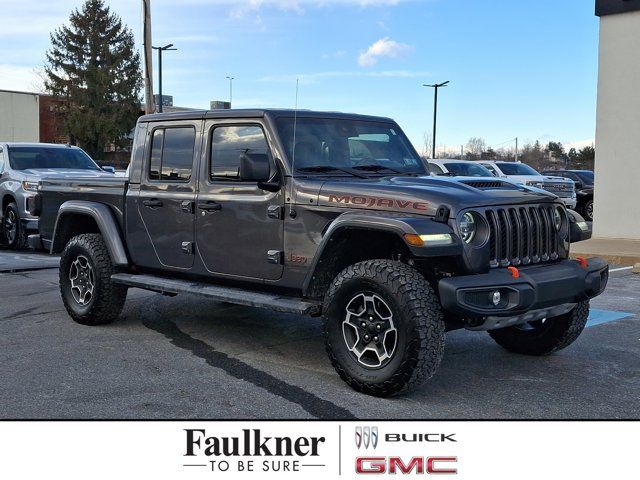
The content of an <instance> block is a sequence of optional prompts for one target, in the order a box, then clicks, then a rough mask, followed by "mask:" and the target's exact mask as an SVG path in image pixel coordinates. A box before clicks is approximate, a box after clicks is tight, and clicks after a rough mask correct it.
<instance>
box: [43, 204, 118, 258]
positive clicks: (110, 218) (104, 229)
mask: <svg viewBox="0 0 640 480" xmlns="http://www.w3.org/2000/svg"><path fill="white" fill-rule="evenodd" d="M69 214H76V215H84V216H87V217H91V218H92V219H93V220H95V222H96V224H97V225H98V229H99V230H100V233H101V234H102V237H103V238H104V242H105V243H106V245H107V249H108V250H109V255H110V256H111V261H112V262H113V264H114V265H117V266H128V265H129V257H128V256H127V251H126V249H125V246H124V243H123V241H122V235H121V232H120V228H119V227H118V222H117V221H116V219H115V217H114V215H113V212H112V211H111V210H110V209H109V207H107V206H106V205H104V204H102V203H97V202H87V201H83V200H69V201H67V202H64V203H63V204H62V205H60V209H59V210H58V216H57V218H56V224H55V227H54V230H53V239H52V243H51V253H52V254H54V253H60V252H62V250H63V249H64V247H65V245H62V239H61V235H60V232H59V228H58V227H59V226H60V225H61V223H62V221H63V219H64V217H65V216H66V215H69Z"/></svg>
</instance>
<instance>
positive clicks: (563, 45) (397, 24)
mask: <svg viewBox="0 0 640 480" xmlns="http://www.w3.org/2000/svg"><path fill="white" fill-rule="evenodd" d="M106 3H107V5H109V6H110V7H111V9H112V10H113V11H114V12H115V13H117V14H119V15H120V16H121V17H122V18H123V20H124V22H125V23H126V24H127V25H128V26H129V27H130V28H131V30H132V31H133V32H134V34H135V36H136V41H137V43H138V46H139V48H140V47H141V37H142V35H141V34H142V18H141V2H140V1H136V0H106ZM151 3H152V22H153V43H154V45H165V44H167V43H173V44H174V45H175V47H176V48H178V51H175V52H166V53H165V56H164V58H163V64H164V68H163V84H164V86H163V90H164V93H165V94H168V95H173V97H174V104H175V105H178V106H183V107H193V108H208V106H209V102H210V100H228V99H229V81H228V80H227V79H226V77H227V76H233V77H234V78H235V80H234V81H233V101H234V102H233V103H234V105H233V106H234V107H238V108H245V107H278V108H293V107H294V106H295V97H296V94H295V91H296V79H298V78H299V80H300V90H299V98H298V106H299V108H305V109H317V110H329V111H336V110H338V111H347V112H354V113H364V114H373V115H381V116H387V117H391V118H393V119H395V120H396V121H397V122H398V123H399V124H400V126H401V127H402V128H403V129H404V130H405V132H406V133H407V134H408V136H409V138H410V139H411V141H412V142H413V144H414V146H415V147H416V148H417V149H418V150H419V151H422V150H423V149H424V144H425V133H428V134H429V135H430V132H431V129H432V125H433V123H432V122H433V89H430V88H425V87H423V86H422V85H423V84H425V83H426V84H431V83H436V82H443V81H446V80H449V81H450V82H451V83H450V85H449V86H448V87H447V88H445V89H442V90H440V94H439V104H438V136H437V143H438V149H439V150H442V149H445V148H446V149H448V150H457V151H459V149H460V145H462V144H466V142H467V140H468V139H469V138H470V137H482V138H483V139H485V141H486V142H487V144H488V145H489V146H493V147H494V148H501V147H511V146H513V145H514V139H515V138H516V137H518V138H519V140H520V145H523V144H526V143H528V142H533V141H535V140H536V139H539V140H540V141H541V142H542V143H546V142H548V141H552V140H553V141H560V142H563V143H564V144H565V145H569V146H578V147H580V146H584V145H589V144H591V143H593V141H594V140H593V139H594V136H595V116H596V87H597V59H598V57H597V49H598V19H597V17H595V15H594V5H593V3H594V2H593V1H592V0H562V1H558V0H537V1H535V2H533V1H514V0H485V1H478V0H455V1H454V0H180V1H176V0H151ZM81 4H82V0H55V1H53V2H52V1H50V0H48V1H44V0H29V1H24V0H0V6H2V28H0V89H9V90H19V91H37V90H38V89H39V88H40V85H41V84H42V82H41V81H40V80H39V77H38V71H39V69H41V68H42V66H43V63H44V58H45V52H46V50H47V49H48V48H49V47H50V40H49V33H50V32H51V31H52V30H54V29H55V28H57V27H59V26H60V25H62V24H63V23H65V22H67V21H68V16H69V13H70V12H71V11H72V10H73V9H74V8H78V7H80V6H81ZM154 70H155V69H154ZM156 73H157V72H156ZM155 84H156V87H155V90H156V93H157V82H156V83H155Z"/></svg>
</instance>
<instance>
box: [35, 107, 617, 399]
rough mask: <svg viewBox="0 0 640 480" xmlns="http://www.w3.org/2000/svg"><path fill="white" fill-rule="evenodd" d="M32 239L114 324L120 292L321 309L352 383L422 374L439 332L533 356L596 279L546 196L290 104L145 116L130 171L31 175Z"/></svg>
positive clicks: (418, 378)
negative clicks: (433, 160) (37, 178)
mask: <svg viewBox="0 0 640 480" xmlns="http://www.w3.org/2000/svg"><path fill="white" fill-rule="evenodd" d="M39 188H40V193H39V195H38V201H37V202H36V207H35V208H34V210H35V211H34V212H33V213H35V214H38V215H40V228H41V236H32V237H30V242H31V243H32V245H34V246H40V245H42V244H44V245H46V246H47V247H49V248H50V250H51V252H52V253H62V259H61V263H60V285H61V292H62V298H63V301H64V304H65V306H66V308H67V311H68V312H69V314H70V315H71V317H72V318H73V319H74V320H75V321H77V322H79V323H81V324H85V325H100V324H105V323H109V322H112V321H113V320H115V319H116V318H117V317H118V315H119V313H120V311H121V309H122V307H123V304H124V301H125V297H126V295H127V288H130V287H138V288H144V289H148V290H152V291H156V292H160V293H163V294H168V295H174V294H177V293H192V294H196V295H201V296H207V297H210V298H215V299H219V300H223V301H227V302H234V303H238V304H243V305H251V306H258V307H267V308H271V309H273V310H276V311H282V312H295V313H298V314H304V315H312V316H319V315H323V316H324V322H325V323H324V324H325V337H326V348H327V352H328V354H329V357H330V359H331V362H332V363H333V365H334V367H335V369H336V371H337V372H338V374H339V375H340V376H341V377H342V378H343V379H344V380H345V381H346V382H347V383H348V384H349V385H351V386H352V387H353V388H355V389H356V390H359V391H362V392H366V393H368V394H372V395H379V396H386V395H391V394H395V393H398V392H402V391H404V390H407V389H409V388H411V387H413V386H415V385H417V384H419V383H420V382H422V381H424V380H427V379H428V378H430V377H431V376H432V375H433V374H434V373H435V371H436V369H437V368H438V365H439V364H440V361H441V359H442V356H443V352H444V344H445V332H446V331H447V330H452V329H457V328H467V329H470V330H485V331H489V334H490V335H491V336H492V337H493V338H494V339H495V340H496V341H497V342H498V343H499V344H500V345H502V346H503V347H504V348H506V349H508V350H510V351H513V352H517V353H522V354H527V355H546V354H549V353H552V352H555V351H557V350H560V349H562V348H564V347H566V346H568V345H569V344H571V343H572V342H573V341H574V340H575V339H576V338H577V337H578V335H579V334H580V333H581V332H582V330H583V328H584V327H585V324H586V322H587V317H588V314H589V299H590V298H593V297H595V296H597V295H599V294H600V293H601V292H602V291H603V290H604V288H605V285H606V283H607V279H608V266H607V264H606V263H605V262H604V261H603V260H600V259H590V260H584V259H581V260H579V261H576V260H570V259H569V244H570V242H571V241H579V240H582V239H584V238H587V237H589V236H590V233H589V232H588V231H587V227H586V223H584V222H583V220H582V218H581V217H580V216H579V215H578V214H576V213H573V212H568V211H567V210H566V208H565V206H564V205H563V203H562V202H561V201H560V200H559V199H558V198H557V197H556V196H555V195H552V194H549V193H546V192H543V191H541V190H539V189H533V188H529V187H526V186H521V185H514V184H513V183H511V182H505V181H503V180H500V179H497V178H490V179H487V178H480V179H468V180H461V181H456V180H453V179H448V178H436V177H430V176H429V174H428V172H427V171H426V169H425V166H424V164H423V162H422V161H421V159H420V156H419V155H418V153H417V152H416V151H415V149H414V148H413V147H412V146H411V144H410V142H409V141H408V140H407V138H406V136H405V135H404V133H403V132H402V130H401V129H400V127H399V126H398V125H397V124H396V123H395V122H394V121H392V120H390V119H387V118H378V117H368V116H360V115H348V114H339V113H321V112H308V111H304V112H301V111H287V110H239V111H213V112H188V113H177V114H165V115H151V116H146V117H143V118H141V119H140V121H139V122H138V125H137V128H136V132H135V139H134V149H133V154H132V159H131V168H130V176H129V178H112V179H77V180H75V181H70V180H69V179H65V180H64V181H60V180H56V179H52V180H43V181H42V182H41V184H40V187H39Z"/></svg>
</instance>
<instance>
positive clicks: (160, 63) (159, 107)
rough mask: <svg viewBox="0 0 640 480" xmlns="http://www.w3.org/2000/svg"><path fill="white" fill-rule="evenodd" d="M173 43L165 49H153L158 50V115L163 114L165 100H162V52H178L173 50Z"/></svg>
mask: <svg viewBox="0 0 640 480" xmlns="http://www.w3.org/2000/svg"><path fill="white" fill-rule="evenodd" d="M172 47H173V43H170V44H169V45H165V46H164V47H151V48H153V49H154V50H158V113H162V111H163V108H162V106H163V105H162V104H163V100H162V52H164V51H169V50H177V48H172Z"/></svg>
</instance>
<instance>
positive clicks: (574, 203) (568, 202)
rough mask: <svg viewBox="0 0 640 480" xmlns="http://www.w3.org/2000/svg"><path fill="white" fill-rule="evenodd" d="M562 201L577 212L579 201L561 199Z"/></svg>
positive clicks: (575, 199)
mask: <svg viewBox="0 0 640 480" xmlns="http://www.w3.org/2000/svg"><path fill="white" fill-rule="evenodd" d="M560 200H562V201H563V202H564V204H565V206H566V207H567V208H569V209H571V210H575V208H576V205H577V204H578V199H577V198H575V197H573V198H561V199H560Z"/></svg>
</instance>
